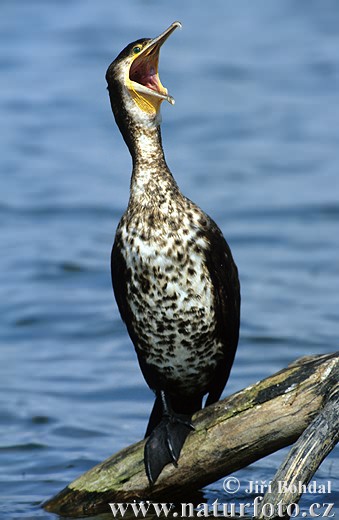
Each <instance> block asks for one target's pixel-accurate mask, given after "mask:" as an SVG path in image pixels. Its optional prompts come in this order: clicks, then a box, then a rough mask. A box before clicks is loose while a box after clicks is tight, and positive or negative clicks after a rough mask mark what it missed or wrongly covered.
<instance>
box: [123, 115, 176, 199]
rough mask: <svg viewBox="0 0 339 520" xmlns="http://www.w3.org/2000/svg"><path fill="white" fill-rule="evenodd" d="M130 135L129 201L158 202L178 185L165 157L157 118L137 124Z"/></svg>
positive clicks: (171, 192)
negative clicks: (131, 166)
mask: <svg viewBox="0 0 339 520" xmlns="http://www.w3.org/2000/svg"><path fill="white" fill-rule="evenodd" d="M132 135H133V148H132V150H131V148H130V151H131V155H132V159H133V173H132V179H131V199H130V201H134V200H135V201H138V202H142V201H143V202H144V203H146V205H149V204H152V205H154V204H155V205H157V204H159V205H160V204H161V201H163V200H165V199H167V198H168V197H169V196H170V194H173V193H174V192H175V193H177V192H178V187H177V184H176V182H175V180H174V178H173V176H172V174H171V172H170V170H169V168H168V166H167V163H166V160H165V156H164V151H163V148H162V141H161V131H160V124H159V121H157V120H154V121H153V122H148V123H147V125H146V124H142V125H138V124H136V125H135V126H134V128H133V131H132Z"/></svg>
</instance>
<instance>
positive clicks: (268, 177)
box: [0, 0, 339, 520]
mask: <svg viewBox="0 0 339 520" xmlns="http://www.w3.org/2000/svg"><path fill="white" fill-rule="evenodd" d="M176 19H179V20H181V21H182V22H183V26H184V28H183V31H176V33H175V34H174V35H173V36H172V37H171V39H170V40H169V42H168V43H167V44H166V46H165V47H164V48H163V50H162V56H161V65H160V69H161V78H162V82H163V84H164V85H166V86H167V87H168V89H169V92H170V94H172V95H173V96H174V98H175V99H176V105H175V106H174V107H172V106H170V105H169V104H166V105H165V104H164V105H163V109H162V113H163V139H164V144H165V149H166V156H167V158H168V162H169V165H170V167H171V169H172V171H173V172H174V173H175V177H176V179H177V181H178V183H179V185H180V186H181V188H182V190H183V192H184V193H185V194H186V195H188V196H189V197H190V198H191V199H193V200H194V201H196V202H197V203H198V204H199V205H201V206H202V207H203V208H204V209H205V210H206V211H207V212H208V213H210V214H211V216H213V218H214V219H215V220H216V221H217V222H218V223H219V225H220V226H221V228H222V229H223V231H224V233H225V236H226V237H227V239H228V241H229V243H230V245H231V247H232V250H233V253H234V256H235V258H236V261H237V263H238V266H239V270H240V275H241V282H242V298H243V306H242V329H241V342H240V346H239V351H238V355H237V359H236V363H235V366H234V369H233V372H232V376H231V379H230V381H229V384H228V386H227V393H231V392H234V391H236V390H239V389H241V388H243V387H245V386H246V385H249V384H251V383H253V382H255V381H257V380H259V379H260V378H262V377H265V376H268V375H270V374H271V373H273V372H275V371H277V370H279V369H281V368H283V367H284V366H286V364H287V363H289V362H291V361H292V360H294V359H295V358H297V357H298V356H302V355H306V354H321V353H326V352H331V351H334V350H336V349H337V340H338V316H337V314H338V305H339V297H338V294H339V291H338V289H339V287H338V279H339V278H338V275H339V263H338V253H339V238H338V237H339V234H338V222H339V202H338V194H339V191H338V190H339V176H338V165H339V147H338V138H339V130H338V120H339V103H338V101H339V97H338V92H339V90H338V89H339V65H338V48H339V33H338V24H339V5H338V3H337V2H335V1H334V0H332V1H331V0H327V1H326V2H322V3H319V2H315V1H311V0H310V1H308V2H305V1H300V2H298V3H296V2H292V1H286V2H279V3H278V2H275V3H273V2H272V3H268V2H262V1H257V2H250V1H249V0H248V1H244V2H241V3H236V2H230V1H222V0H216V1H215V2H213V3H210V4H207V3H206V4H201V5H199V8H198V6H197V4H196V2H195V3H193V2H192V1H187V2H185V3H181V2H179V1H178V0H175V1H173V2H167V3H165V2H162V1H158V2H153V1H151V0H148V1H143V2H142V1H140V2H137V0H132V1H131V2H129V3H127V2H124V3H119V4H115V3H113V2H110V1H108V0H101V2H99V3H95V2H89V1H84V0H81V1H80V0H68V1H67V2H65V1H60V0H58V1H56V0H55V1H53V0H50V1H49V2H45V1H38V0H31V1H30V2H25V1H24V0H21V1H20V0H10V1H9V0H3V1H2V6H1V18H0V24H1V31H0V48H1V55H0V70H1V78H2V87H1V91H0V104H1V113H2V117H1V120H0V131H1V145H0V146H1V154H0V157H1V159H0V161H1V199H0V217H1V218H0V227H1V244H2V248H1V257H0V278H1V293H2V297H1V300H0V306H1V307H0V314H1V327H0V335H1V350H0V360H1V363H0V386H1V395H0V422H1V431H2V435H1V441H0V442H1V444H0V483H1V484H0V494H1V496H2V500H1V502H2V505H1V513H0V516H1V518H4V519H6V520H9V519H10V520H12V519H19V518H20V519H22V518H24V519H26V520H27V519H35V518H41V519H46V520H49V519H52V518H54V516H53V515H49V514H47V513H45V512H43V511H41V509H40V508H39V504H40V503H41V501H43V500H45V499H47V498H48V497H50V496H51V495H53V494H55V493H56V492H57V491H59V490H60V489H61V488H63V487H64V486H65V485H67V484H68V483H69V482H70V481H72V480H73V479H74V478H75V477H76V476H78V475H79V474H81V473H82V472H84V471H85V470H87V469H89V468H90V467H92V466H93V465H94V464H95V463H97V462H99V461H101V460H103V459H104V458H106V457H107V456H109V455H110V454H112V453H114V452H115V451H117V450H118V449H120V448H122V447H123V446H126V445H127V444H129V443H132V442H135V441H136V440H138V439H140V438H141V437H142V436H143V434H144V430H145V426H146V423H147V419H148V414H149V410H150V407H151V402H152V395H151V393H150V391H149V390H148V389H147V387H146V385H145V383H144V381H143V379H142V376H141V375H140V372H139V368H138V366H137V363H136V360H135V355H134V351H133V348H132V346H131V343H130V341H129V339H128V336H127V334H126V331H125V329H124V326H123V324H122V323H121V321H120V318H119V316H118V312H117V308H116V305H115V302H114V300H113V296H112V290H111V282H110V272H109V255H110V249H111V244H112V242H113V237H114V231H115V227H116V225H117V223H118V220H119V217H120V215H121V213H122V212H123V210H124V208H125V206H126V203H127V198H128V188H129V174H130V168H131V164H130V158H129V156H128V152H127V149H126V147H125V145H124V143H123V142H122V139H121V137H120V135H119V133H118V131H117V129H116V127H115V125H114V123H113V118H112V115H111V112H110V107H109V101H108V95H107V92H106V90H105V88H106V85H105V80H104V74H105V71H106V68H107V66H108V64H109V63H110V61H112V59H113V58H114V57H115V55H116V54H117V53H118V52H119V51H120V50H121V48H122V47H123V46H124V45H125V44H127V43H129V42H130V41H132V40H134V39H136V38H137V37H143V36H155V35H156V34H158V33H159V32H161V31H162V30H163V29H164V28H165V27H167V26H168V25H169V24H170V23H171V22H172V21H174V20H176ZM285 454H286V450H283V451H281V452H279V453H276V454H274V455H272V456H271V457H268V458H266V459H263V460H261V461H259V462H257V463H256V464H254V465H252V466H251V467H250V468H247V469H245V470H243V471H241V472H239V473H238V474H237V476H238V478H239V479H240V480H241V481H242V492H243V490H244V488H245V486H246V482H247V481H248V480H249V479H253V480H269V479H270V478H272V477H273V475H274V472H275V469H276V468H277V467H278V465H279V463H280V461H281V460H282V458H283V456H284V455H285ZM329 479H330V480H331V481H332V487H333V489H334V490H335V491H334V492H333V493H332V495H331V496H330V497H329V496H325V497H324V496H318V495H316V496H314V495H310V494H308V495H305V496H304V497H303V499H302V501H301V505H302V507H303V508H304V509H305V508H306V507H308V506H309V504H311V503H312V502H321V503H322V502H334V501H335V500H338V480H339V472H338V451H334V452H332V454H331V455H330V456H329V457H328V458H327V459H326V460H325V461H324V462H323V464H322V465H321V467H320V469H319V470H318V472H317V473H316V480H317V481H318V482H319V483H322V482H326V481H327V480H329ZM241 496H243V495H240V497H238V498H239V500H240V498H241ZM204 497H205V498H204V499H205V500H206V501H209V502H212V501H213V500H214V499H215V498H216V497H218V498H219V500H221V501H226V500H227V499H229V498H230V497H227V495H226V494H225V493H224V491H223V490H222V485H221V483H220V482H218V483H215V484H214V485H211V486H209V487H208V488H207V489H206V490H205V491H204ZM231 498H233V499H234V497H231Z"/></svg>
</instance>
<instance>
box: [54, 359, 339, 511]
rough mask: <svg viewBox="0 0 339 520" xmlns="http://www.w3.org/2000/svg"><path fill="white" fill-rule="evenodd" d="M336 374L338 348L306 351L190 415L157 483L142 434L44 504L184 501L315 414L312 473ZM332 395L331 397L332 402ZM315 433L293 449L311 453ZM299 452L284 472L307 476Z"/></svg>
mask: <svg viewBox="0 0 339 520" xmlns="http://www.w3.org/2000/svg"><path fill="white" fill-rule="evenodd" d="M338 380H339V353H337V354H329V355H322V356H315V357H311V358H309V357H308V358H302V359H300V360H298V361H297V362H295V363H293V364H292V365H290V366H288V367H287V368H286V369H284V370H282V371H280V372H278V373H276V374H274V375H272V376H270V377H268V378H267V379H264V380H262V381H259V382H258V383H256V384H254V385H252V386H249V387H248V388H245V389H244V390H241V391H240V392H237V393H236V394H233V395H231V396H230V397H228V398H226V399H224V400H223V401H219V402H218V403H216V404H214V405H212V406H209V407H208V408H205V409H204V410H201V411H200V412H198V413H197V414H196V415H195V416H194V417H193V422H194V426H195V431H194V432H192V433H191V434H190V435H189V437H188V438H187V440H186V443H185V445H184V447H183V450H182V453H181V456H180V460H179V465H178V467H177V468H175V467H173V466H172V465H168V466H167V467H166V468H165V469H164V471H163V472H162V474H161V475H160V477H159V479H158V481H157V482H156V484H155V485H154V486H153V487H150V486H149V484H148V480H147V478H146V475H145V470H144V464H143V449H144V441H141V442H138V443H137V444H134V445H132V446H129V447H127V448H125V449H123V450H121V451H120V452H119V453H117V454H115V455H113V456H112V457H110V458H108V459H107V460H106V461H104V462H102V463H101V464H98V465H97V466H95V467H94V468H93V469H91V470H89V471H88V472H86V473H85V474H83V475H82V476H80V477H79V478H78V479H76V480H75V481H74V482H72V483H71V484H70V485H69V486H67V487H66V488H65V489H64V490H63V491H61V492H60V493H59V494H58V495H56V496H55V497H53V498H52V499H50V500H49V501H47V502H46V503H45V504H44V507H45V509H46V510H47V511H50V512H53V513H58V514H60V515H64V516H72V517H77V516H84V515H94V514H98V513H101V512H106V511H110V508H109V505H108V504H109V502H132V501H133V500H152V501H156V502H164V501H165V502H177V501H180V499H182V500H184V501H185V502H187V497H188V496H189V494H192V493H194V492H195V491H197V490H198V489H201V488H202V487H204V486H206V485H207V484H210V483H212V482H214V481H216V480H217V479H219V478H221V477H223V476H225V475H227V474H230V473H232V472H234V471H237V470H239V469H241V468H244V467H246V466H247V465H249V464H251V463H252V462H254V461H256V460H258V459H260V458H262V457H265V456H266V455H269V454H270V453H273V452H275V451H277V450H279V449H280V448H283V447H285V446H288V445H290V444H292V443H293V442H295V441H296V440H297V439H298V438H299V437H300V435H301V434H302V433H303V432H304V431H305V430H306V428H307V426H308V425H310V424H311V422H312V421H313V420H315V421H316V422H315V423H314V425H315V426H316V428H318V422H317V421H320V427H321V431H322V432H323V433H322V434H321V436H319V439H318V438H317V439H318V440H317V450H316V452H317V455H316V454H315V463H314V465H313V466H312V468H311V467H310V468H309V471H308V472H307V478H311V476H312V475H313V473H314V471H315V469H316V468H317V467H318V465H319V464H320V462H321V460H322V458H323V457H324V456H326V454H327V453H328V452H329V450H330V449H331V447H332V442H331V439H329V437H330V436H332V434H333V431H332V430H331V429H330V428H327V430H326V428H325V426H324V424H325V423H324V422H322V419H321V416H320V415H318V413H319V411H320V410H321V409H322V407H323V405H324V403H325V402H326V399H327V397H328V395H329V394H330V392H331V390H333V389H334V387H335V384H336V383H337V381H338ZM333 395H334V394H333ZM331 403H333V397H332V398H331V400H329V401H328V404H327V406H331ZM328 410H329V409H327V411H326V413H328ZM317 416H318V417H317ZM316 417H317V418H316ZM308 431H309V432H313V433H311V435H310V434H309V433H308ZM313 435H317V433H316V431H314V426H312V425H311V426H310V427H309V429H307V430H306V431H305V439H304V440H303V438H302V439H301V440H300V447H298V446H299V445H297V446H296V447H295V452H293V453H296V454H298V453H299V449H302V446H304V448H303V449H304V450H306V451H305V456H306V457H307V450H308V449H309V446H310V443H311V438H312V436H313ZM308 439H310V440H308ZM304 443H305V444H304ZM291 453H292V452H291ZM294 460H295V459H294V455H293V454H292V455H291V458H290V459H288V460H287V461H286V466H284V468H285V469H282V470H281V471H282V473H281V474H282V475H283V474H284V473H283V471H288V469H289V468H291V472H290V473H288V478H291V479H293V478H304V476H303V475H304V473H302V471H299V472H298V469H297V468H298V467H299V466H298V465H295V464H294V466H292V465H291V464H292V463H293V461H294ZM306 462H307V458H306V459H305V463H306ZM295 475H296V477H295ZM279 478H280V477H279Z"/></svg>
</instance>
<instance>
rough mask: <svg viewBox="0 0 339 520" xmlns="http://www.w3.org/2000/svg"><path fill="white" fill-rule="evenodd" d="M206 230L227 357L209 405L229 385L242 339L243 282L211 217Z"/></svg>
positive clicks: (220, 334) (208, 259)
mask: <svg viewBox="0 0 339 520" xmlns="http://www.w3.org/2000/svg"><path fill="white" fill-rule="evenodd" d="M206 234H207V238H208V241H209V243H210V247H209V248H208V250H207V251H206V252H205V256H206V264H207V268H208V271H209V274H210V277H211V280H212V284H213V288H214V297H215V314H216V325H217V335H218V338H219V339H220V340H221V342H222V344H223V346H224V360H223V362H221V363H220V365H219V366H218V368H217V373H216V374H215V376H216V377H215V378H214V379H213V382H212V384H211V385H210V388H209V395H208V398H207V401H206V406H207V405H209V404H212V403H214V402H215V401H218V400H219V398H220V395H221V393H222V391H223V389H224V387H225V385H226V382H227V379H228V377H229V374H230V371H231V368H232V364H233V361H234V356H235V352H236V350H237V346H238V340H239V326H240V283H239V278H238V269H237V266H236V264H235V262H234V260H233V257H232V253H231V250H230V248H229V246H228V244H227V242H226V240H225V239H224V237H223V235H222V233H221V231H220V229H219V228H218V226H217V225H216V224H215V222H213V220H212V219H209V226H208V227H207V229H206Z"/></svg>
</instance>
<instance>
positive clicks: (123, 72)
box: [106, 22, 181, 119]
mask: <svg viewBox="0 0 339 520" xmlns="http://www.w3.org/2000/svg"><path fill="white" fill-rule="evenodd" d="M177 27H181V23H180V22H174V23H172V25H170V26H169V27H168V29H166V30H165V31H164V32H163V33H162V34H160V35H159V36H157V37H156V38H153V39H150V38H143V39H140V40H137V41H135V42H133V43H130V44H129V45H127V47H125V49H124V50H123V51H121V53H120V54H119V56H118V57H117V58H116V59H115V60H114V61H113V62H112V63H111V65H110V66H109V67H108V69H107V73H106V80H107V84H108V90H109V93H110V97H111V102H112V107H113V110H114V112H116V110H119V106H118V105H119V103H121V102H122V103H123V104H124V105H125V106H124V108H125V109H126V110H127V111H128V112H129V113H130V112H133V113H134V115H136V116H139V117H140V118H142V119H144V118H145V117H147V116H148V117H151V118H153V117H154V116H157V114H158V113H159V111H160V105H161V103H162V102H163V101H164V100H166V101H168V102H169V103H171V104H174V99H173V98H172V97H171V96H170V95H169V94H168V92H167V89H166V88H165V87H164V86H163V85H162V83H161V81H160V78H159V73H158V65H159V54H160V49H161V46H162V44H163V43H164V42H165V41H166V40H167V38H168V37H169V36H170V35H171V34H172V32H173V31H174V30H175V29H176V28H177Z"/></svg>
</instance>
